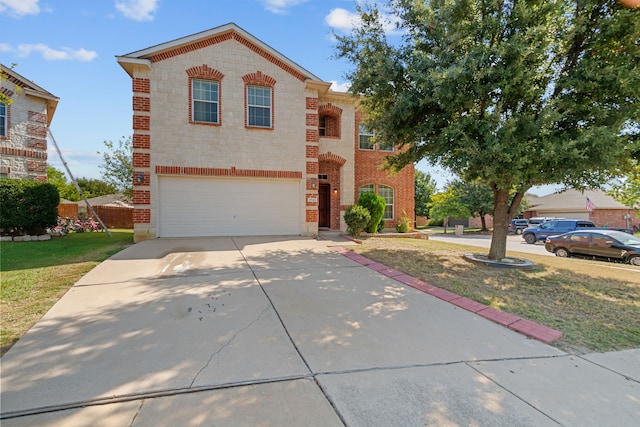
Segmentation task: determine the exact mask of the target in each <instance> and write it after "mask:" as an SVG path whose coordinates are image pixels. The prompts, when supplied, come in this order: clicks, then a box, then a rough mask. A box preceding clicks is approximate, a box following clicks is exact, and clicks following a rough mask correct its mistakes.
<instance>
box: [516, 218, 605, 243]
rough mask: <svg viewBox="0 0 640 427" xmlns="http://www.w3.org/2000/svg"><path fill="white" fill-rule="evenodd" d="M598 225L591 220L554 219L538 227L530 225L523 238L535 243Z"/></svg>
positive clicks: (523, 232) (523, 233)
mask: <svg viewBox="0 0 640 427" xmlns="http://www.w3.org/2000/svg"><path fill="white" fill-rule="evenodd" d="M595 226H596V225H595V224H594V223H593V222H591V221H585V220H580V219H554V220H551V221H547V222H545V223H544V224H540V225H539V226H537V227H528V228H526V229H524V230H523V231H522V238H523V239H524V240H525V242H527V243H529V244H531V245H533V244H534V243H535V242H538V241H542V242H544V240H545V239H546V238H547V237H549V236H557V235H558V234H564V233H568V232H569V231H574V230H579V229H581V228H588V227H591V228H594V227H595Z"/></svg>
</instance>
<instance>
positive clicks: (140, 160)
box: [133, 153, 151, 168]
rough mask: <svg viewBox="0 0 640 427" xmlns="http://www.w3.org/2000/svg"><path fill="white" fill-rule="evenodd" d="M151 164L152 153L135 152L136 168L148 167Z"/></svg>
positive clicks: (134, 164) (134, 165)
mask: <svg viewBox="0 0 640 427" xmlns="http://www.w3.org/2000/svg"><path fill="white" fill-rule="evenodd" d="M149 166H151V155H150V154H149V153H133V167H134V168H148V167H149Z"/></svg>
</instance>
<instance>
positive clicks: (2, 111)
mask: <svg viewBox="0 0 640 427" xmlns="http://www.w3.org/2000/svg"><path fill="white" fill-rule="evenodd" d="M0 136H7V105H6V104H5V103H3V102H0Z"/></svg>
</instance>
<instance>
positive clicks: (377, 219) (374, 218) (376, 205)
mask: <svg viewBox="0 0 640 427" xmlns="http://www.w3.org/2000/svg"><path fill="white" fill-rule="evenodd" d="M358 204H359V205H360V206H362V207H364V208H366V209H367V210H368V211H369V214H370V215H371V219H370V220H369V223H368V224H367V226H366V227H365V230H366V231H367V233H377V232H378V231H380V230H379V229H378V227H379V226H380V224H381V222H382V216H383V215H384V208H385V206H386V205H387V202H386V201H385V200H384V198H383V197H382V196H379V195H377V194H374V193H364V194H362V195H361V196H360V199H359V200H358ZM382 228H384V223H382Z"/></svg>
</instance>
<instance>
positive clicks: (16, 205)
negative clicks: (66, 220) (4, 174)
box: [0, 178, 60, 235]
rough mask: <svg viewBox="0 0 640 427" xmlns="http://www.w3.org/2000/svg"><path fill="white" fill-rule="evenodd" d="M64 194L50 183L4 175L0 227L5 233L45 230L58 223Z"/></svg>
mask: <svg viewBox="0 0 640 427" xmlns="http://www.w3.org/2000/svg"><path fill="white" fill-rule="evenodd" d="M59 203H60V195H59V193H58V189H57V188H56V187H55V186H54V185H52V184H48V183H42V182H38V181H32V180H27V179H6V178H3V179H0V230H1V231H2V232H3V234H13V235H16V234H24V233H27V234H41V233H43V232H44V230H45V229H46V228H47V227H53V226H55V225H56V220H57V217H58V204H59Z"/></svg>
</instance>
